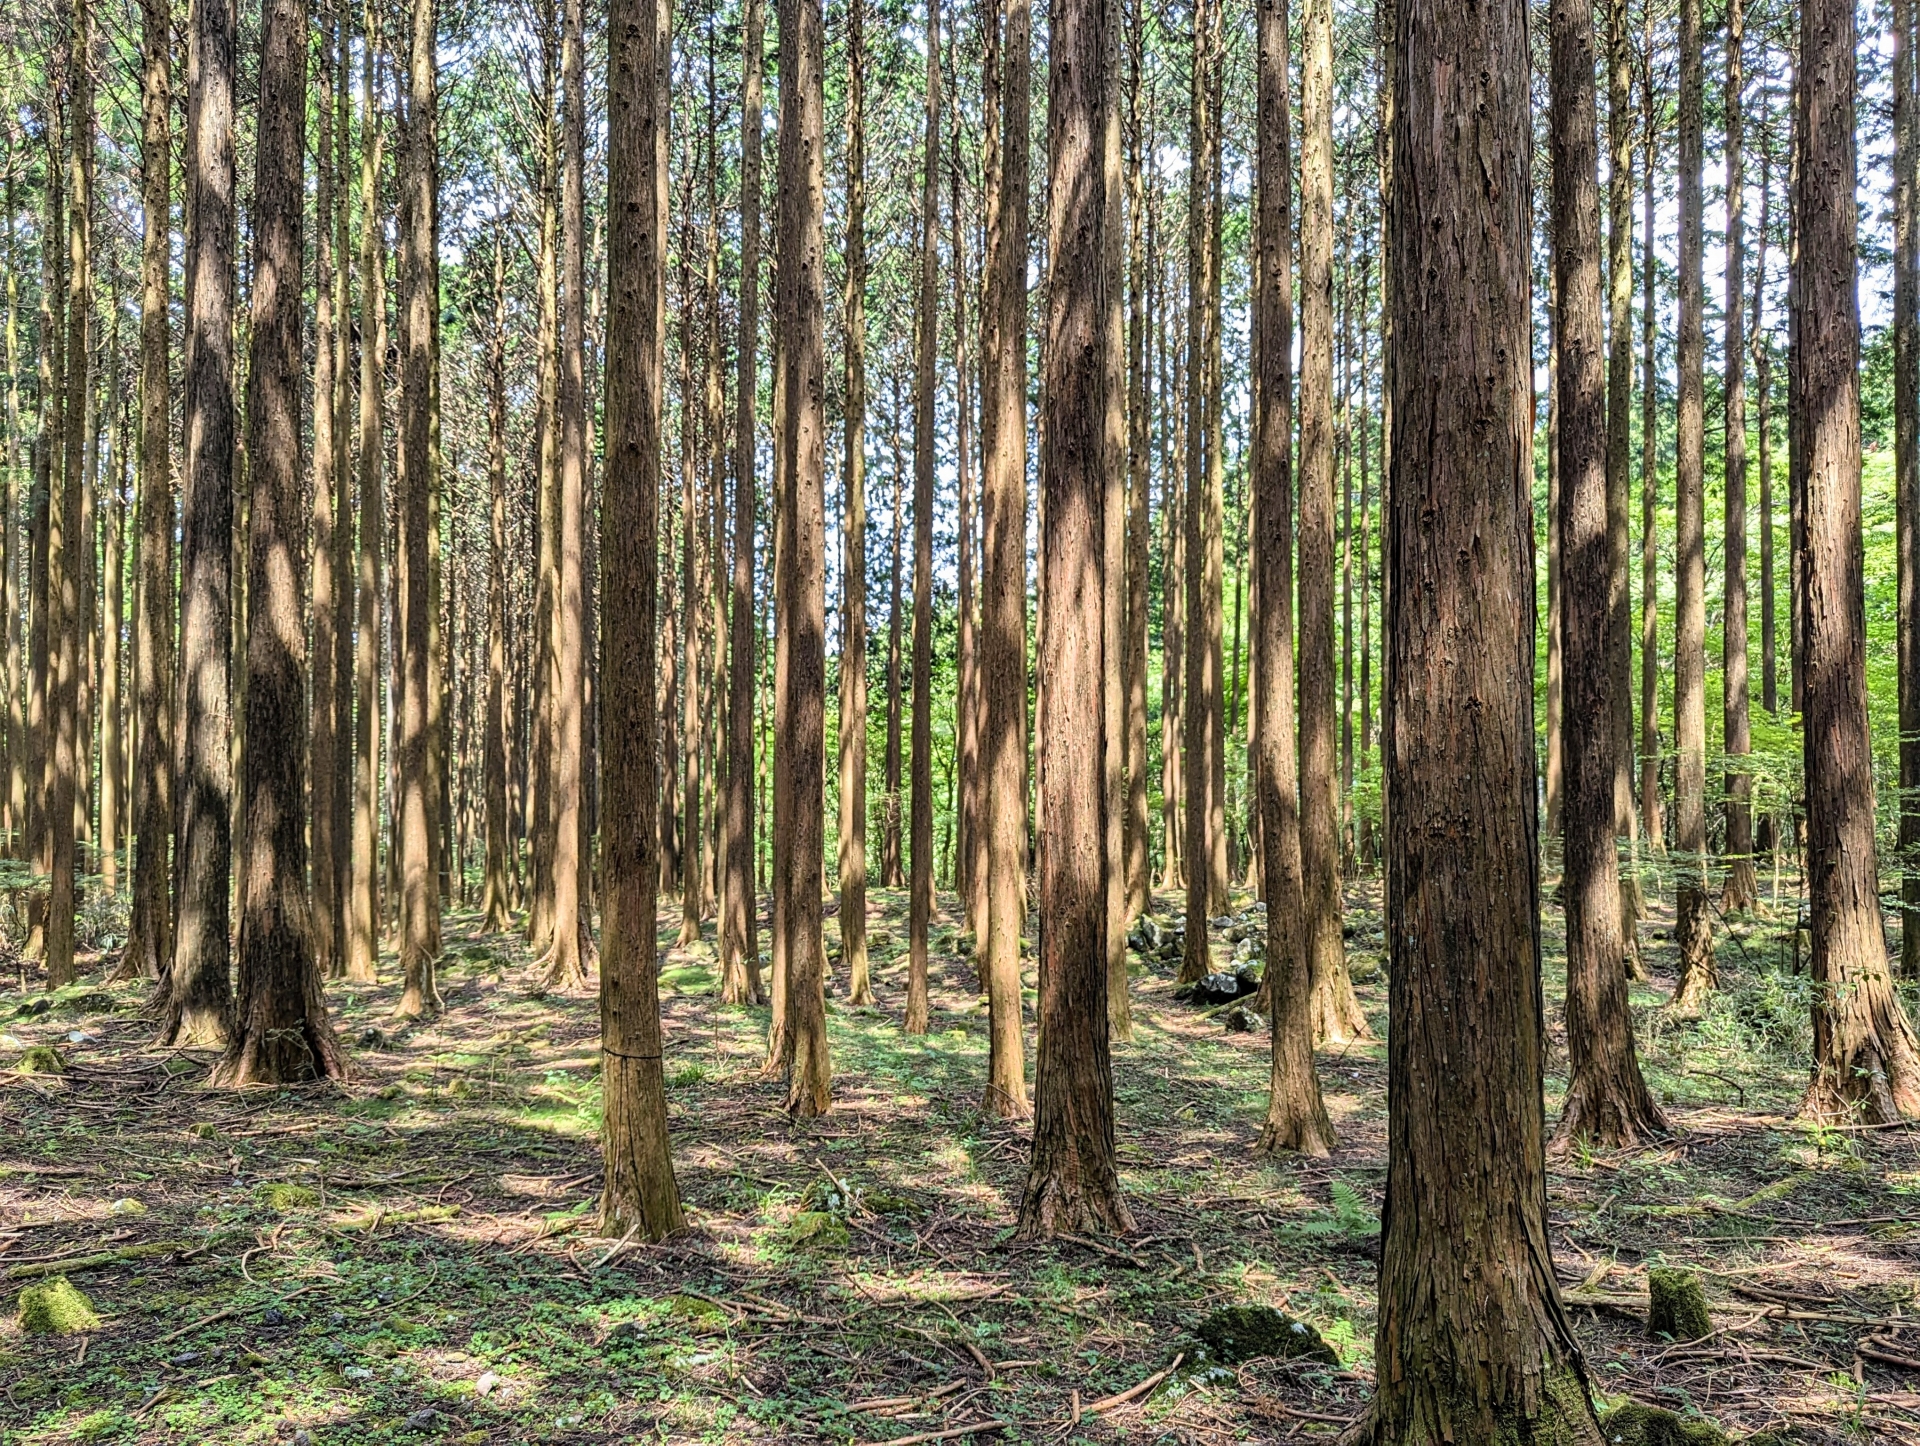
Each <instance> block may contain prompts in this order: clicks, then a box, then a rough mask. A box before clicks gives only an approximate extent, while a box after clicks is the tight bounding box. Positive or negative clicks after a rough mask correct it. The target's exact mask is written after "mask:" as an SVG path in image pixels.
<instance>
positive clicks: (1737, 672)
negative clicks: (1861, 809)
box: [1720, 0, 1759, 913]
mask: <svg viewBox="0 0 1920 1446" xmlns="http://www.w3.org/2000/svg"><path fill="white" fill-rule="evenodd" d="M1745 43H1746V15H1745V9H1744V0H1727V35H1726V48H1727V76H1726V88H1725V90H1724V91H1723V92H1722V96H1721V106H1720V109H1721V111H1722V113H1723V114H1724V117H1725V120H1726V139H1725V144H1724V147H1723V149H1722V153H1721V161H1722V165H1723V166H1724V168H1725V170H1726V187H1727V191H1726V195H1727V259H1726V302H1725V317H1726V328H1727V330H1726V342H1725V345H1724V347H1723V349H1722V355H1723V356H1724V357H1725V359H1726V380H1725V384H1724V387H1723V392H1722V396H1723V400H1724V402H1725V433H1726V466H1725V472H1724V476H1725V484H1724V485H1725V489H1726V491H1725V499H1726V500H1725V513H1726V520H1725V540H1724V544H1723V550H1722V567H1723V574H1722V586H1723V589H1724V594H1723V602H1722V610H1721V643H1720V676H1721V680H1722V682H1723V685H1724V700H1723V707H1722V713H1721V719H1722V730H1721V736H1722V738H1723V739H1724V751H1725V752H1726V754H1727V756H1728V757H1729V758H1738V757H1741V756H1742V755H1744V754H1749V753H1752V752H1753V734H1752V732H1751V730H1750V729H1749V727H1748V723H1747V365H1746V363H1747V354H1746V352H1747V343H1746V336H1745V313H1746V300H1747V287H1746V266H1747V241H1746V234H1745V231H1744V229H1743V219H1744V218H1743V216H1742V202H1743V198H1742V194H1741V188H1742V185H1743V184H1744V181H1745V173H1744V162H1743V158H1742V154H1741V143H1742V139H1743V138H1742V126H1743V123H1744V114H1743V112H1744V106H1745V97H1744V96H1743V94H1742V90H1743V88H1744V84H1743V79H1742V75H1743V72H1742V66H1741V49H1742V47H1743V46H1744V44H1745ZM1726 790H1727V804H1726V809H1727V812H1726V842H1725V847H1724V848H1723V849H1722V851H1721V852H1722V857H1723V858H1724V859H1725V862H1726V871H1727V873H1726V879H1725V880H1724V882H1723V883H1722V885H1721V890H1720V909H1721V912H1723V913H1732V912H1733V911H1734V910H1736V909H1751V908H1752V907H1753V905H1754V902H1755V900H1756V899H1757V897H1758V895H1759V882H1758V880H1757V878H1756V877H1755V875H1754V869H1753V775H1752V774H1751V773H1746V772H1743V771H1741V770H1740V769H1738V768H1736V767H1729V769H1728V770H1727V776H1726Z"/></svg>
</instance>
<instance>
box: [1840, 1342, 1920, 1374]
mask: <svg viewBox="0 0 1920 1446" xmlns="http://www.w3.org/2000/svg"><path fill="white" fill-rule="evenodd" d="M1854 1350H1855V1352H1857V1353H1858V1354H1859V1355H1861V1356H1864V1357H1865V1358H1866V1359H1867V1360H1870V1361H1879V1362H1880V1363H1881V1364H1882V1365H1888V1366H1901V1367H1903V1368H1905V1369H1906V1370H1909V1371H1920V1361H1916V1360H1915V1359H1914V1358H1913V1357H1912V1356H1903V1355H1900V1354H1899V1353H1898V1352H1895V1351H1890V1350H1887V1349H1886V1347H1885V1345H1884V1344H1881V1343H1879V1342H1876V1341H1873V1340H1871V1339H1868V1340H1864V1341H1862V1342H1860V1344H1859V1345H1857V1346H1855V1347H1854Z"/></svg>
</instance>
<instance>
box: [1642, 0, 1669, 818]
mask: <svg viewBox="0 0 1920 1446" xmlns="http://www.w3.org/2000/svg"><path fill="white" fill-rule="evenodd" d="M1646 27H1647V29H1646V34H1645V37H1644V44H1643V46H1642V61H1643V69H1642V70H1641V74H1640V80H1641V90H1640V123H1641V134H1640V178H1641V224H1640V231H1641V245H1640V828H1641V832H1642V833H1644V834H1645V835H1646V839H1647V847H1648V848H1650V849H1652V850H1653V851H1654V852H1655V853H1664V852H1665V851H1666V843H1665V839H1664V836H1663V832H1662V824H1661V816H1660V814H1661V810H1660V712H1659V707H1658V704H1657V702H1656V694H1657V692H1658V690H1659V681H1660V592H1659V577H1658V572H1659V564H1660V545H1659V537H1658V535H1657V533H1656V532H1655V530H1654V523H1655V509H1656V505H1657V502H1658V496H1659V490H1660V466H1659V457H1660V454H1659V440H1660V407H1659V400H1660V387H1659V372H1658V370H1657V367H1658V362H1657V360H1656V357H1655V346H1654V343H1655V339H1656V338H1657V336H1658V335H1659V314H1658V311H1657V309H1656V307H1655V304H1654V300H1655V293H1656V286H1657V283H1658V281H1659V276H1660V264H1659V261H1658V260H1657V259H1656V257H1655V255H1654V249H1653V220H1654V189H1653V173H1654V159H1655V155H1656V152H1657V150H1658V146H1659V130H1658V125H1657V122H1658V115H1659V112H1658V110H1657V108H1656V107H1655V105H1654V100H1653V12H1652V11H1651V10H1649V11H1647V12H1646Z"/></svg>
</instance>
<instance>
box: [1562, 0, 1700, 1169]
mask: <svg viewBox="0 0 1920 1446" xmlns="http://www.w3.org/2000/svg"><path fill="white" fill-rule="evenodd" d="M1736 3H1737V0H1736ZM1551 31H1552V76H1553V82H1552V112H1551V133H1552V152H1553V261H1554V272H1555V277H1556V282H1557V284H1556V286H1555V298H1556V300H1557V303H1558V306H1557V316H1556V320H1555V324H1554V336H1555V338H1556V340H1557V342H1558V344H1559V359H1560V366H1559V378H1558V391H1559V401H1560V408H1559V421H1560V425H1559V428H1558V434H1557V437H1556V445H1557V447H1558V449H1559V457H1560V467H1559V474H1560V498H1559V502H1560V508H1559V512H1558V514H1557V515H1556V516H1554V517H1553V518H1551V519H1549V523H1548V525H1549V526H1553V527H1557V528H1558V529H1559V532H1560V579H1561V589H1560V599H1561V601H1560V609H1561V612H1560V616H1561V632H1562V637H1563V639H1564V647H1565V656H1566V705H1567V706H1566V713H1565V720H1566V723H1565V726H1566V734H1565V750H1566V752H1565V761H1566V784H1567V800H1566V807H1565V809H1564V811H1563V814H1562V818H1563V820H1564V828H1563V835H1562V837H1563V848H1564V856H1565V882H1564V886H1563V896H1564V898H1565V902H1566V916H1567V1006H1566V1014H1567V1056H1568V1061H1569V1066H1570V1068H1569V1070H1568V1081H1567V1102H1566V1105H1565V1108H1564V1109H1563V1110H1562V1112H1561V1116H1560V1127H1559V1131H1558V1134H1557V1135H1556V1137H1555V1144H1556V1145H1557V1146H1560V1147H1562V1148H1565V1147H1570V1146H1572V1145H1573V1143H1574V1142H1575V1141H1579V1140H1588V1141H1592V1142H1595V1143H1598V1144H1603V1145H1607V1146H1619V1145H1625V1144H1631V1143H1633V1142H1634V1141H1637V1140H1640V1139H1643V1138H1645V1137H1646V1136H1647V1135H1649V1134H1662V1133H1664V1132H1665V1130H1666V1120H1665V1119H1664V1118H1663V1117H1662V1115H1661V1113H1660V1107H1659V1106H1658V1105H1656V1104H1655V1103H1654V1101H1653V1095H1652V1094H1651V1093H1650V1092H1649V1091H1648V1089H1647V1086H1646V1083H1645V1081H1644V1080H1642V1079H1641V1077H1640V1065H1639V1061H1638V1060H1637V1059H1636V1058H1635V1056H1634V1045H1633V1015H1632V1013H1631V1012H1630V1011H1629V1009H1628V1005H1627V975H1626V970H1625V968H1624V959H1625V941H1624V940H1623V938H1622V933H1621V924H1622V914H1623V913H1624V912H1625V911H1624V910H1623V909H1622V908H1621V896H1620V877H1619V872H1618V869H1619V865H1618V855H1617V853H1616V851H1615V849H1614V842H1613V841H1614V830H1615V827H1616V824H1617V822H1618V818H1619V815H1618V811H1617V808H1616V803H1617V801H1618V795H1617V794H1616V792H1615V785H1616V782H1617V780H1618V776H1619V769H1618V766H1617V765H1618V762H1619V750H1618V739H1619V735H1618V732H1617V730H1616V728H1615V726H1614V699H1615V696H1616V687H1615V685H1616V683H1617V682H1618V679H1617V678H1616V677H1615V674H1614V662H1615V649H1614V646H1613V636H1612V634H1613V630H1614V627H1615V625H1616V624H1617V623H1618V622H1619V621H1620V619H1619V615H1618V610H1617V609H1616V608H1615V607H1614V598H1613V587H1612V584H1613V581H1614V574H1613V561H1614V558H1613V545H1612V544H1613V526H1612V522H1613V518H1612V511H1613V509H1612V507H1611V505H1610V504H1611V502H1612V501H1613V496H1612V493H1613V488H1612V487H1611V486H1610V485H1609V478H1608V475H1607V470H1608V469H1607V464H1608V462H1609V461H1610V460H1611V459H1612V456H1613V451H1614V449H1613V446H1612V442H1613V438H1612V437H1611V436H1610V435H1609V430H1610V429H1609V425H1608V424H1609V421H1610V417H1609V413H1608V408H1607V398H1606V371H1605V369H1606V366H1607V360H1606V358H1604V357H1603V355H1602V350H1603V345H1604V341H1603V332H1602V329H1601V314H1600V197H1599V194H1598V188H1597V186H1596V184H1595V167H1596V162H1597V159H1598V158H1597V156H1596V155H1595V149H1594V131H1595V124H1594V122H1595V116H1594V111H1595V109H1596V106H1595V101H1594V82H1593V60H1594V57H1593V12H1592V9H1591V7H1590V6H1588V5H1586V4H1585V3H1584V0H1555V3H1554V6H1553V12H1552V22H1551Z"/></svg>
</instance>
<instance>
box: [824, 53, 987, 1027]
mask: <svg viewBox="0 0 1920 1446" xmlns="http://www.w3.org/2000/svg"><path fill="white" fill-rule="evenodd" d="M958 73H959V66H958V65H957V64H954V65H953V66H952V74H954V75H956V76H957V75H958ZM956 86H957V82H956ZM962 109H963V107H961V106H960V105H958V104H956V105H954V106H952V107H950V108H949V114H950V116H951V117H952V119H951V121H950V122H949V124H950V128H951V136H952V155H951V158H950V162H949V165H948V168H947V177H948V195H949V198H950V201H949V205H948V207H947V210H948V214H949V217H950V219H951V222H952V226H953V229H952V232H951V233H950V234H951V237H952V246H953V382H954V413H955V428H954V432H955V436H954V442H955V451H956V452H957V453H958V456H957V457H956V459H955V467H956V470H957V473H958V478H957V480H958V483H959V486H958V492H959V497H958V499H957V507H956V511H957V513H958V516H957V518H956V523H957V527H956V531H957V534H958V537H957V542H958V545H959V551H960V566H959V603H960V618H959V626H958V629H957V632H958V637H957V639H956V647H957V649H958V652H959V659H958V671H959V680H958V686H959V696H958V700H957V701H958V711H959V715H960V718H959V737H958V739H957V747H958V751H959V765H960V808H959V823H960V843H959V852H958V854H957V856H956V862H955V870H954V871H955V875H956V878H955V881H954V887H955V888H956V889H957V890H958V891H959V893H960V897H961V901H962V905H963V907H964V909H965V917H966V925H967V928H968V929H969V930H970V931H971V932H972V934H973V937H974V966H975V968H976V970H978V969H979V966H980V962H981V958H982V956H981V953H980V940H981V938H982V937H983V936H984V935H985V933H986V928H987V840H986V830H985V829H984V828H983V827H982V815H981V806H980V799H981V788H980V633H979V623H978V618H979V599H978V593H979V586H978V581H977V579H978V577H979V556H980V525H979V522H978V520H977V518H978V513H977V511H976V507H975V501H974V499H975V491H974V471H973V468H974V462H975V460H976V457H977V455H978V454H977V453H976V452H975V451H974V441H973V373H972V365H973V363H972V358H971V356H970V355H969V354H968V351H967V297H968V295H969V290H970V287H971V284H972V283H971V281H970V280H969V278H968V275H967V246H968V238H969V236H971V235H972V234H973V227H972V225H971V224H970V223H969V221H968V219H967V217H966V215H965V213H964V212H963V211H962V209H961V205H962V201H961V183H960V174H961V169H962V166H963V164H964V162H963V160H962V157H961V150H960V122H961V110H962ZM845 927H846V926H845V924H844V923H843V924H842V925H841V928H842V931H843V933H844V930H845ZM980 987H981V990H982V992H985V989H986V978H985V976H984V974H983V975H982V976H981V979H980Z"/></svg>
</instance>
